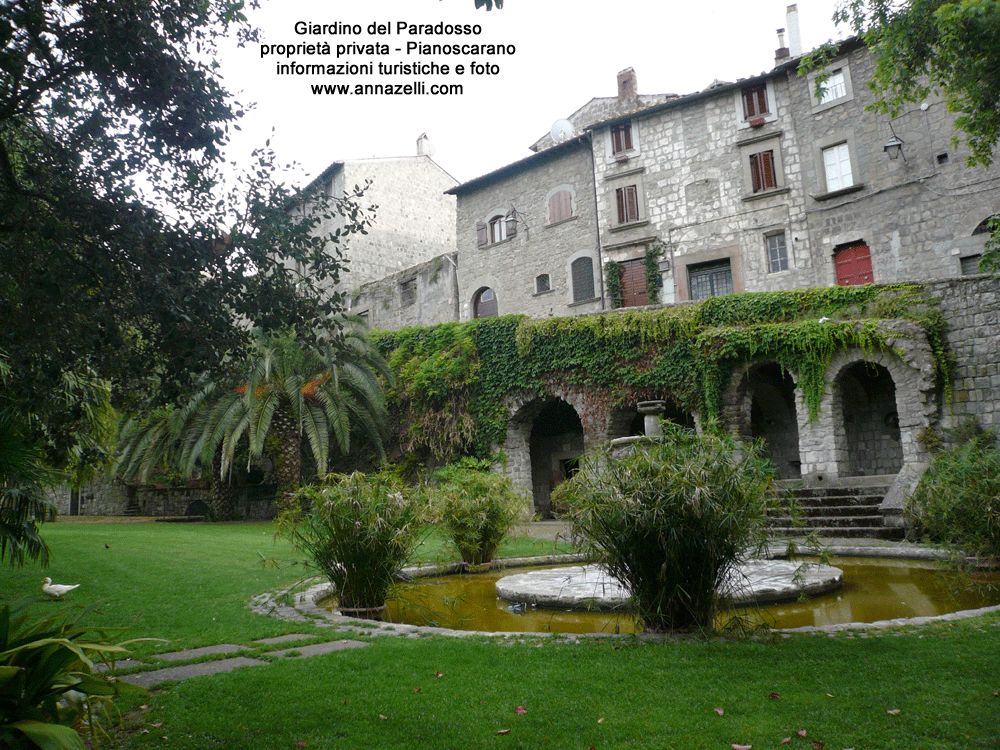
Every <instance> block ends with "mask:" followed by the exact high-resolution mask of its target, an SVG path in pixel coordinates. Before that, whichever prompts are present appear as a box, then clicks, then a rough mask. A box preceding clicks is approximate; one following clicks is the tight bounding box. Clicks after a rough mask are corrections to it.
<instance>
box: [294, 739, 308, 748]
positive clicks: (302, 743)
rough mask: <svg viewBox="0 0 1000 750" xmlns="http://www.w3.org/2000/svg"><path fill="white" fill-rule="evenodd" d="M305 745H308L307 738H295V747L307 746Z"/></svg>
mask: <svg viewBox="0 0 1000 750" xmlns="http://www.w3.org/2000/svg"><path fill="white" fill-rule="evenodd" d="M305 746H306V741H305V740H295V747H305Z"/></svg>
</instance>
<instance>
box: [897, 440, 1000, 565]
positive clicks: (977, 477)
mask: <svg viewBox="0 0 1000 750" xmlns="http://www.w3.org/2000/svg"><path fill="white" fill-rule="evenodd" d="M907 513H908V516H909V518H910V520H911V522H912V523H913V525H914V527H915V528H916V530H917V532H918V533H920V534H922V535H924V536H927V537H930V538H931V539H932V540H934V541H937V542H941V543H944V544H948V545H951V546H953V547H956V548H958V549H960V550H961V551H963V552H964V553H965V554H969V555H981V556H987V557H1000V446H998V445H997V442H996V437H995V435H994V434H993V433H992V432H969V439H968V441H967V442H965V443H963V444H961V445H959V446H958V447H956V448H952V449H951V450H945V451H941V452H939V453H937V454H936V455H935V457H934V461H933V462H932V463H931V465H930V467H928V469H927V471H926V472H925V473H924V476H923V477H922V478H921V480H920V484H919V485H917V489H916V491H915V492H914V493H913V497H912V498H911V499H910V502H909V506H908V508H907Z"/></svg>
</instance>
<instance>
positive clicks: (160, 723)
mask: <svg viewBox="0 0 1000 750" xmlns="http://www.w3.org/2000/svg"><path fill="white" fill-rule="evenodd" d="M153 726H154V727H156V728H157V729H159V728H160V727H162V726H163V722H162V721H158V722H156V723H155V724H153Z"/></svg>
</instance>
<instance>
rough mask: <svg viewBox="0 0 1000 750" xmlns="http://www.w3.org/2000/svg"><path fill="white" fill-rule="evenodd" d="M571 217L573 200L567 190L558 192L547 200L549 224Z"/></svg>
mask: <svg viewBox="0 0 1000 750" xmlns="http://www.w3.org/2000/svg"><path fill="white" fill-rule="evenodd" d="M571 216H573V198H572V196H571V195H570V192H569V190H560V191H559V192H557V193H555V194H554V195H553V196H552V197H551V198H549V224H555V223H556V222H557V221H563V220H564V219H568V218H570V217H571Z"/></svg>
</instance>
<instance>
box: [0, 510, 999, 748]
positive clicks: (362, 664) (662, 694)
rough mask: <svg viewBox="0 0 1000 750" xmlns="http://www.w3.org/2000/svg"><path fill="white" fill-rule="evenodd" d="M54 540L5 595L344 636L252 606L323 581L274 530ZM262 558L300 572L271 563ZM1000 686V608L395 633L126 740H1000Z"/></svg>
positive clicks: (149, 744)
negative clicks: (734, 634) (60, 586)
mask: <svg viewBox="0 0 1000 750" xmlns="http://www.w3.org/2000/svg"><path fill="white" fill-rule="evenodd" d="M45 537H46V539H48V541H49V543H50V545H51V546H52V551H53V560H52V565H51V567H50V568H49V569H48V570H47V571H45V572H42V571H41V570H40V569H39V568H38V567H37V566H36V567H33V568H32V567H29V568H27V569H24V570H14V571H11V570H7V569H5V570H3V571H2V573H0V580H2V581H3V586H2V589H0V591H2V593H0V598H2V599H5V600H6V599H17V598H21V597H23V596H29V597H31V598H33V599H36V600H38V604H37V605H36V606H37V608H38V610H39V611H43V612H51V611H52V608H59V607H72V606H78V605H85V604H89V603H92V602H94V601H96V600H98V599H102V598H103V599H106V600H107V601H106V603H105V604H103V605H102V606H101V609H100V612H99V614H97V615H96V616H94V617H93V618H91V619H90V620H88V622H90V623H91V624H103V625H121V626H128V627H130V628H131V630H130V632H129V633H128V635H129V636H130V637H136V636H152V637H162V638H167V639H169V640H171V644H170V646H169V647H166V648H170V649H174V648H180V647H189V646H201V645H208V644H211V643H221V642H235V643H244V644H248V643H249V641H251V640H253V639H256V638H262V637H266V636H272V635H279V634H282V633H290V632H312V633H318V634H325V635H327V637H328V635H329V633H328V631H326V632H325V631H324V629H322V628H317V627H314V626H309V625H305V626H304V625H302V624H293V623H286V622H283V621H280V620H276V619H272V618H269V617H263V616H258V615H254V614H252V613H251V612H250V611H249V610H248V609H247V608H246V602H247V601H248V599H249V598H250V597H251V596H252V595H254V594H257V593H261V592H263V591H267V590H272V589H275V588H278V587H281V586H284V585H288V584H290V583H292V582H294V581H295V580H297V579H299V578H300V577H302V576H303V575H305V574H307V572H306V571H304V570H303V569H302V568H300V567H292V566H289V565H288V564H287V563H289V562H290V560H291V559H292V558H293V553H292V551H291V550H290V549H289V548H288V547H287V545H284V544H283V543H279V544H278V545H273V544H272V541H271V530H270V527H269V525H266V524H247V525H205V526H189V525H183V526H174V525H166V524H141V525H105V524H92V525H91V524H88V525H82V524H81V525H77V524H55V525H52V526H47V527H46V528H45ZM105 544H107V545H108V547H107V548H106V547H105ZM515 547H516V549H515V550H513V553H514V554H524V553H525V552H526V551H527V550H526V549H525V548H532V547H534V548H535V551H537V552H538V553H546V552H551V551H552V543H551V542H531V541H522V542H519V543H518V544H517V545H515ZM441 550H442V546H441V542H440V540H431V541H429V542H428V543H427V544H426V545H425V546H424V547H423V548H421V553H420V554H421V557H422V558H424V559H434V558H437V557H439V556H440V554H441ZM261 556H263V557H265V558H273V559H275V560H278V561H279V562H281V563H282V564H283V567H281V568H279V569H274V568H270V567H262V566H261V565H260V564H259V560H260V559H261ZM46 574H48V575H51V576H52V578H53V579H55V580H56V581H57V582H64V583H81V584H82V585H81V587H80V588H79V589H77V590H76V591H75V592H73V594H72V595H71V596H70V598H69V600H68V601H67V602H66V603H64V604H58V603H50V602H43V601H41V600H40V599H41V592H40V581H41V578H42V576H43V575H46ZM866 635H867V634H866ZM164 649H165V647H164V646H162V645H157V646H155V647H154V646H152V645H149V644H143V645H140V646H139V647H138V649H137V651H138V653H139V655H148V654H149V653H153V652H155V651H158V650H164ZM438 673H440V676H437V675H438ZM998 692H1000V617H998V616H997V615H995V614H994V615H988V616H985V617H980V618H974V619H971V620H966V621H961V622H958V623H946V624H937V625H933V626H926V627H923V628H907V629H904V630H900V631H894V632H888V633H876V632H874V631H873V632H872V634H871V635H870V636H869V637H861V636H860V635H859V634H854V635H853V636H851V637H848V636H845V635H841V636H838V637H836V638H831V637H828V636H826V635H820V636H795V637H791V638H781V637H778V638H775V639H773V640H768V641H747V642H714V641H713V642H704V641H694V640H686V641H679V642H678V641H672V640H667V641H662V642H661V641H655V642H645V641H642V640H637V639H634V638H625V637H623V638H620V639H615V638H610V637H603V638H596V639H595V638H581V639H569V638H547V639H546V638H541V637H517V638H512V639H505V638H495V639H488V638H479V637H465V638H444V637H420V638H396V637H391V636H388V637H379V638H376V639H374V641H373V645H372V646H370V647H369V648H366V649H357V650H352V651H347V652H340V653H334V654H330V655H327V656H317V657H309V658H302V659H295V658H286V659H283V660H280V661H276V662H275V663H273V664H271V665H269V666H264V667H255V668H252V669H242V670H237V671H235V672H233V673H230V674H224V675H215V676H210V677H199V678H195V679H192V680H188V681H186V682H180V683H175V684H173V685H168V686H166V687H164V688H162V689H159V690H156V691H154V693H153V694H152V695H151V696H150V697H149V698H148V699H146V701H145V705H146V706H147V708H146V709H143V710H141V711H134V712H132V713H130V714H129V716H128V726H129V731H128V732H127V733H125V734H123V735H122V737H121V741H122V744H123V746H125V747H128V748H154V747H155V748H164V749H166V750H175V749H179V748H191V749H192V750H194V749H195V748H197V749H198V750H201V749H202V748H209V747H211V748H233V750H236V748H252V749H253V750H257V749H258V748H260V749H268V748H276V749H277V748H296V747H307V748H365V747H375V748H461V749H462V750H469V748H494V747H496V748H504V749H505V750H506V749H509V748H546V747H552V748H560V749H561V748H580V750H587V748H590V747H594V748H598V749H601V748H658V749H660V748H680V749H681V750H687V749H692V750H693V749H696V748H720V749H721V750H726V749H727V748H730V747H731V746H732V745H733V744H734V743H736V744H743V745H753V747H754V748H755V750H761V748H783V747H790V748H812V747H814V744H813V743H814V742H821V743H823V746H824V747H826V748H833V749H835V750H840V749H841V748H852V747H853V748H858V750H860V749H861V748H866V750H870V749H878V748H900V750H903V749H906V750H913V749H919V750H924V749H933V748H956V749H962V750H965V749H969V750H975V749H985V748H992V749H993V750H997V749H1000V729H998V728H1000V697H997V693H998ZM772 693H774V694H777V695H780V698H769V694H772ZM519 706H523V707H524V708H525V709H526V711H525V712H524V713H523V714H518V713H515V710H516V709H517V708H518V707H519ZM131 707H132V706H125V708H126V709H128V708H131ZM717 708H719V709H723V715H722V716H719V715H718V714H717V713H716V712H715V710H714V709H717ZM896 710H898V711H899V713H898V714H890V713H888V712H889V711H896ZM508 729H509V730H510V732H509V733H505V734H499V733H498V732H500V731H501V730H508ZM144 730H145V731H144ZM798 730H805V732H806V737H805V738H803V737H800V736H799V735H797V734H796V732H797V731H798ZM147 732H148V733H147ZM786 737H788V738H791V739H790V742H788V743H787V744H782V740H783V739H784V738H786ZM303 743H304V744H303ZM816 747H819V745H816Z"/></svg>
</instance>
